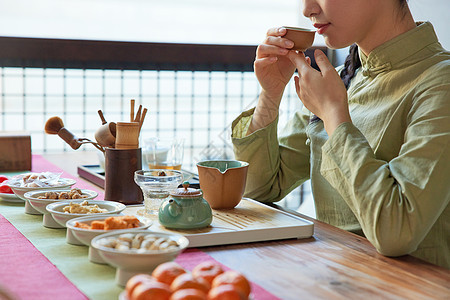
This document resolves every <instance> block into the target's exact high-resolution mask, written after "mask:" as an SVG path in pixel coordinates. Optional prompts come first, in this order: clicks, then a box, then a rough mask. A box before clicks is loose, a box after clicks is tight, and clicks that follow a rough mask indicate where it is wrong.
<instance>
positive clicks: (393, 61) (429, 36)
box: [358, 22, 438, 77]
mask: <svg viewBox="0 0 450 300" xmlns="http://www.w3.org/2000/svg"><path fill="white" fill-rule="evenodd" d="M437 42H438V39H437V36H436V33H435V32H434V28H433V25H431V23H430V22H424V23H421V22H419V23H417V27H416V28H414V29H411V30H409V31H407V32H405V33H403V34H401V35H399V36H397V37H395V38H393V39H392V40H389V41H387V42H386V43H384V44H382V45H380V46H378V47H377V48H375V49H374V50H372V52H370V53H369V55H368V56H366V55H365V54H364V53H363V52H362V51H361V49H359V50H358V51H359V57H360V59H361V65H362V74H363V75H364V76H369V77H375V76H376V75H377V74H379V73H382V72H384V71H389V70H391V69H395V68H396V67H398V66H400V64H403V63H404V62H405V60H407V59H408V58H411V57H413V56H414V55H415V54H417V53H418V52H419V51H420V50H422V49H424V48H425V47H427V46H429V45H430V44H433V43H437ZM421 59H422V58H421ZM408 61H409V63H410V64H411V63H414V62H415V61H413V60H408Z"/></svg>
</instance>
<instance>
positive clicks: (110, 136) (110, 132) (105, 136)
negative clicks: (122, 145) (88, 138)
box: [95, 110, 116, 148]
mask: <svg viewBox="0 0 450 300" xmlns="http://www.w3.org/2000/svg"><path fill="white" fill-rule="evenodd" d="M98 114H99V116H100V119H101V120H102V126H100V127H99V128H98V129H97V131H96V132H95V140H96V141H97V143H98V144H99V145H101V146H103V147H109V148H114V147H115V144H116V123H114V122H110V123H108V122H106V120H105V117H104V116H103V112H102V111H101V110H99V111H98Z"/></svg>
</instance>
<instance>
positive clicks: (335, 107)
mask: <svg viewBox="0 0 450 300" xmlns="http://www.w3.org/2000/svg"><path fill="white" fill-rule="evenodd" d="M288 57H289V59H290V60H291V61H292V63H293V64H294V65H295V66H296V67H297V71H298V76H295V78H294V80H295V89H296V91H297V95H298V96H299V97H300V100H301V101H302V102H303V104H304V105H305V107H306V108H307V109H308V110H309V111H311V112H312V113H313V114H315V115H316V116H318V117H319V118H321V119H322V120H323V122H324V126H325V130H326V131H327V133H328V135H329V136H331V134H332V133H333V132H334V130H335V129H336V127H338V126H339V124H341V123H344V122H351V118H350V113H349V110H348V102H347V90H346V89H345V86H344V83H343V82H342V80H341V78H340V77H339V74H338V73H337V72H336V70H335V69H334V67H333V66H332V65H331V63H330V62H329V61H328V58H327V57H326V55H325V54H324V53H323V52H322V51H320V50H316V51H315V52H314V57H315V59H316V63H317V66H318V67H319V69H320V71H317V70H315V69H314V68H312V67H311V66H310V60H309V58H305V55H304V54H303V53H297V52H296V51H292V50H291V51H289V54H288Z"/></svg>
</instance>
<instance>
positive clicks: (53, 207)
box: [46, 200, 125, 228]
mask: <svg viewBox="0 0 450 300" xmlns="http://www.w3.org/2000/svg"><path fill="white" fill-rule="evenodd" d="M83 201H84V200H69V201H61V202H55V203H50V204H49V205H47V207H46V209H47V211H48V212H49V213H51V214H52V217H53V219H55V221H56V222H57V223H58V224H59V225H61V226H62V227H61V228H65V227H66V223H67V221H69V220H72V219H74V218H79V217H86V216H94V215H95V216H100V215H111V214H117V213H120V212H122V211H123V210H124V209H125V205H124V204H122V203H119V202H115V201H106V200H105V201H102V200H89V201H88V202H89V204H97V205H98V207H99V208H102V209H107V210H108V212H105V213H96V214H92V213H91V214H73V213H65V212H64V207H66V206H68V205H70V203H78V204H80V203H81V202H83Z"/></svg>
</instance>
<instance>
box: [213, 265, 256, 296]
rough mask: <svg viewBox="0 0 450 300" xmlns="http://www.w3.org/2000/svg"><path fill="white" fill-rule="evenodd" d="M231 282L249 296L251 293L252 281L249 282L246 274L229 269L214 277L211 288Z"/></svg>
mask: <svg viewBox="0 0 450 300" xmlns="http://www.w3.org/2000/svg"><path fill="white" fill-rule="evenodd" d="M225 284H231V285H232V286H234V287H235V288H236V289H237V290H239V291H241V293H242V294H243V295H244V296H245V297H246V298H248V296H249V295H250V291H251V287H250V282H248V280H247V278H245V276H244V275H242V274H241V273H239V272H237V271H233V270H229V271H225V272H223V273H222V274H220V275H217V276H216V278H214V280H213V282H212V284H211V288H215V287H217V286H219V285H225Z"/></svg>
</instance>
